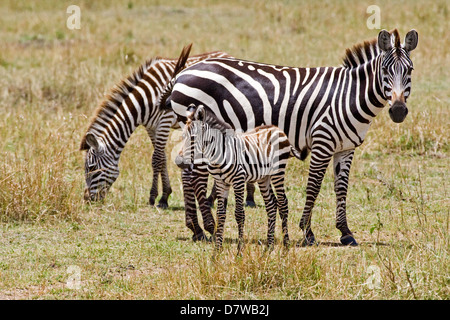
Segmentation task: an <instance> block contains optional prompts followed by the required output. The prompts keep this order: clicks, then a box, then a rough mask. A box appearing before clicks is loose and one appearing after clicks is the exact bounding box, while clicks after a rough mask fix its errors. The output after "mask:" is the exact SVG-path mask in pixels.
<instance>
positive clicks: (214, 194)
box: [206, 180, 217, 208]
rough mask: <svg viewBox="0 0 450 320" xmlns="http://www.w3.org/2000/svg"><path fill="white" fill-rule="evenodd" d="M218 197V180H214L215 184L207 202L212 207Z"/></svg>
mask: <svg viewBox="0 0 450 320" xmlns="http://www.w3.org/2000/svg"><path fill="white" fill-rule="evenodd" d="M216 198H217V185H216V180H214V184H213V187H212V189H211V193H210V194H209V197H208V198H207V199H206V202H207V204H208V205H209V206H210V207H211V208H212V207H214V201H216Z"/></svg>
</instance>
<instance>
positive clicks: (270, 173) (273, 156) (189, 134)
mask: <svg viewBox="0 0 450 320" xmlns="http://www.w3.org/2000/svg"><path fill="white" fill-rule="evenodd" d="M186 116H187V122H186V125H185V126H184V129H183V150H182V152H181V155H180V156H179V157H178V158H177V159H176V163H177V164H178V165H179V166H180V167H181V168H186V167H187V166H190V165H194V164H198V163H202V162H205V163H207V168H208V172H209V173H210V174H211V175H212V176H213V178H214V180H215V182H216V188H217V199H218V204H217V230H216V249H220V248H221V247H222V242H223V232H224V226H225V218H226V207H227V199H228V193H229V189H230V187H231V186H232V187H233V189H234V195H235V201H236V208H235V218H236V222H237V224H238V232H239V242H238V252H240V251H241V249H242V246H243V240H244V221H245V213H244V189H245V185H246V183H248V182H257V183H258V185H259V188H260V191H261V194H262V196H263V199H264V203H265V206H266V211H267V216H268V231H267V245H268V247H272V246H273V243H274V233H275V221H276V213H277V209H278V211H279V214H280V217H281V220H282V230H283V244H284V245H285V246H287V245H288V244H289V234H288V223H287V219H288V200H287V197H286V194H285V189H284V175H285V171H286V164H287V161H288V158H289V156H290V154H291V153H292V154H294V155H295V156H296V157H299V158H300V154H299V153H298V151H297V150H295V149H294V148H292V147H291V145H290V143H289V140H288V138H287V137H286V135H285V134H284V132H283V131H281V130H280V129H278V128H277V127H276V126H260V127H257V128H255V129H253V130H250V131H248V132H246V133H236V131H235V130H233V128H232V127H231V126H230V125H229V124H227V123H225V122H222V121H220V120H219V119H218V118H217V117H216V116H215V115H214V114H212V113H210V112H208V111H207V110H206V109H205V108H204V106H203V105H199V106H198V107H196V106H195V105H194V104H191V105H190V106H189V107H188V108H187V110H186ZM272 185H273V187H274V189H275V192H276V196H275V194H274V192H273V190H272Z"/></svg>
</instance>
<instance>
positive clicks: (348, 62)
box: [342, 29, 400, 69]
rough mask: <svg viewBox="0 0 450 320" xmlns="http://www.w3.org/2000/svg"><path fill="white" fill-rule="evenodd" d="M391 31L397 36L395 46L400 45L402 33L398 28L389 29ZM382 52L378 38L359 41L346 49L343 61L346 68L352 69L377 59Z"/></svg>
mask: <svg viewBox="0 0 450 320" xmlns="http://www.w3.org/2000/svg"><path fill="white" fill-rule="evenodd" d="M389 33H390V34H391V35H392V34H393V35H394V37H395V40H394V41H395V44H394V45H395V46H396V47H399V46H400V35H399V33H398V30H397V29H394V30H391V31H389ZM380 53H381V49H380V47H379V46H378V39H377V38H375V39H372V40H369V41H364V42H362V43H357V44H355V45H354V46H353V47H351V48H347V49H346V50H345V56H344V58H343V61H342V65H343V66H344V68H348V69H352V68H357V67H359V66H360V65H362V64H364V63H366V62H368V61H371V60H373V59H375V58H376V57H377V56H378V55H379V54H380Z"/></svg>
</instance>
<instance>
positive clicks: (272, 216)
mask: <svg viewBox="0 0 450 320" xmlns="http://www.w3.org/2000/svg"><path fill="white" fill-rule="evenodd" d="M258 185H259V190H260V191H261V195H262V196H263V199H264V204H265V205H266V211H267V220H268V227H267V247H268V248H269V249H271V248H273V243H274V241H275V222H276V216H277V202H276V199H275V195H274V193H273V190H272V187H271V185H270V177H267V178H266V179H264V180H261V181H258Z"/></svg>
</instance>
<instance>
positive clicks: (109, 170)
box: [84, 132, 119, 201]
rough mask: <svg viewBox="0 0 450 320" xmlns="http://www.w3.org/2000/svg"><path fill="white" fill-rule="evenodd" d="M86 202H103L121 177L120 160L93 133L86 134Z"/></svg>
mask: <svg viewBox="0 0 450 320" xmlns="http://www.w3.org/2000/svg"><path fill="white" fill-rule="evenodd" d="M86 144H87V146H88V149H86V158H85V163H84V165H85V171H84V173H85V178H86V189H85V190H84V200H86V201H98V200H102V199H103V198H104V197H105V196H106V193H107V191H108V190H109V188H110V187H111V185H112V184H113V183H114V181H116V179H117V177H118V176H119V163H118V158H117V157H115V156H114V155H111V154H110V152H108V149H107V148H106V147H105V144H104V143H103V142H102V141H101V139H99V138H97V137H96V136H95V135H94V134H92V133H89V132H88V133H87V134H86Z"/></svg>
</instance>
